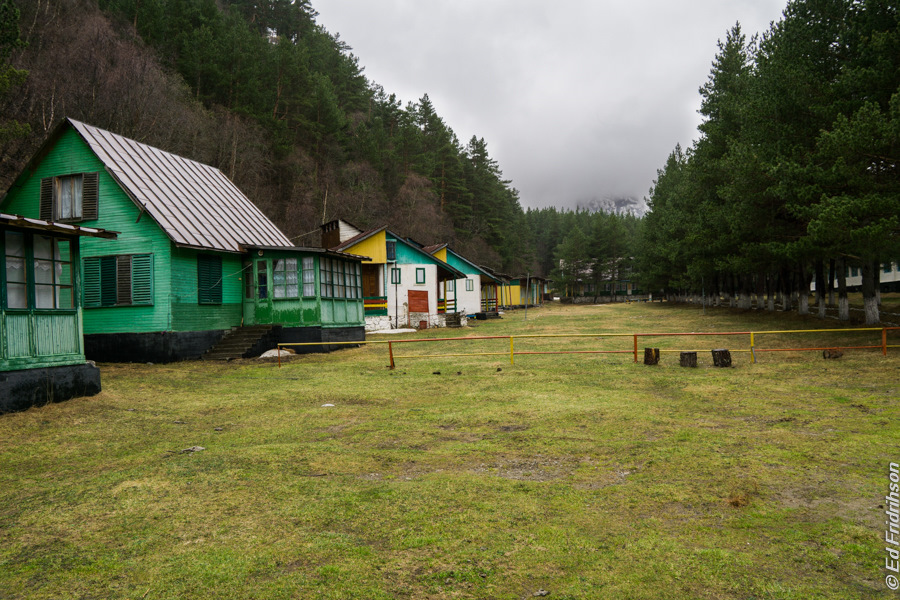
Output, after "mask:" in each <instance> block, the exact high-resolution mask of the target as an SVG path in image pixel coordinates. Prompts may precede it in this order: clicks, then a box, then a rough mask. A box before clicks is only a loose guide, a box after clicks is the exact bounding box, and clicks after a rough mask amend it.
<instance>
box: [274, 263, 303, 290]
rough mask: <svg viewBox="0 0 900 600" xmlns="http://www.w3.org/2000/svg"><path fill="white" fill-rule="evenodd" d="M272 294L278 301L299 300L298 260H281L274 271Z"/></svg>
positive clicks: (275, 265) (275, 264)
mask: <svg viewBox="0 0 900 600" xmlns="http://www.w3.org/2000/svg"><path fill="white" fill-rule="evenodd" d="M272 292H273V294H274V297H275V299H276V300H281V299H289V298H299V297H300V285H299V278H298V276H297V259H296V258H279V259H276V260H275V263H274V268H273V269H272Z"/></svg>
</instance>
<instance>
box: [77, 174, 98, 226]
mask: <svg viewBox="0 0 900 600" xmlns="http://www.w3.org/2000/svg"><path fill="white" fill-rule="evenodd" d="M81 218H82V219H84V220H85V221H95V220H97V219H98V218H100V174H99V173H85V174H84V182H83V183H82V188H81Z"/></svg>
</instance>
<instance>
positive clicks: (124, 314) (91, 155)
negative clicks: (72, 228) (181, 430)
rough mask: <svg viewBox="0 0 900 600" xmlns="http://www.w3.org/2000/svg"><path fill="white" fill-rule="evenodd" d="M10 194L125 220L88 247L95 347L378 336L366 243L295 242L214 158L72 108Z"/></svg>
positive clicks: (252, 345) (90, 349)
mask: <svg viewBox="0 0 900 600" xmlns="http://www.w3.org/2000/svg"><path fill="white" fill-rule="evenodd" d="M0 208H2V210H4V211H7V212H15V213H18V214H23V215H27V216H32V217H39V218H44V219H48V220H53V221H60V222H65V223H78V224H82V225H88V226H91V227H102V228H105V229H111V230H115V231H117V232H119V235H118V239H116V240H106V239H93V238H92V239H87V240H85V241H84V243H83V244H82V248H81V256H82V268H83V273H84V282H83V283H84V286H83V288H84V291H83V307H84V334H85V354H86V355H87V357H88V358H90V359H94V360H101V361H142V362H143V361H152V362H167V361H172V360H180V359H185V358H196V357H200V356H201V355H204V353H207V354H206V355H207V356H215V357H221V358H227V357H232V356H249V355H253V354H257V353H259V352H262V351H263V350H265V349H268V348H271V347H273V346H274V344H275V343H277V342H279V341H283V342H298V341H308V342H316V341H353V340H362V339H364V337H365V333H364V327H363V325H364V316H363V300H362V293H361V290H360V288H361V277H360V261H361V259H362V257H358V256H354V255H351V254H347V253H343V252H331V251H326V250H323V249H321V248H302V247H295V246H293V245H292V244H291V241H290V240H289V239H288V238H287V236H285V235H284V233H282V232H281V231H280V230H279V229H278V227H276V226H275V224H274V223H272V222H271V221H270V220H269V219H268V218H267V217H266V216H265V215H264V214H263V213H262V211H260V210H259V209H258V208H257V207H256V206H255V205H254V204H253V203H252V202H250V200H249V199H247V197H246V196H244V194H243V193H241V191H240V190H239V189H238V188H237V187H236V186H235V185H234V184H233V183H232V182H231V181H230V180H229V179H228V178H227V177H226V176H225V175H224V174H223V173H222V172H221V171H219V170H218V169H215V168H213V167H210V166H208V165H204V164H201V163H198V162H196V161H192V160H189V159H186V158H183V157H180V156H176V155H174V154H171V153H168V152H164V151H162V150H159V149H157V148H153V147H151V146H147V145H146V144H141V143H139V142H136V141H134V140H131V139H128V138H125V137H122V136H119V135H116V134H113V133H110V132H109V131H105V130H103V129H99V128H97V127H92V126H90V125H86V124H84V123H80V122H78V121H75V120H72V119H66V120H65V121H63V122H62V123H61V124H60V125H59V126H58V127H57V128H56V129H55V130H54V131H53V133H52V134H51V135H50V137H49V138H48V140H47V141H46V143H45V144H44V146H43V147H42V148H41V150H40V151H39V152H38V153H37V154H36V155H35V157H34V158H33V159H32V160H31V162H30V163H29V164H28V166H27V167H26V168H25V170H24V171H23V172H22V173H21V174H20V175H19V177H18V178H17V179H16V180H15V182H14V183H13V185H12V187H11V188H10V189H9V191H8V192H7V193H6V195H5V196H4V197H3V198H2V200H0ZM250 326H252V328H251V327H250ZM226 334H227V336H226ZM235 338H237V339H238V340H240V341H237V342H234V344H232V343H231V341H230V340H233V339H235ZM224 339H227V340H228V341H227V342H226V341H224ZM220 342H222V344H220ZM217 344H219V346H220V348H219V350H221V352H219V351H215V350H216V349H214V348H213V346H215V345H217ZM229 344H231V345H229ZM240 344H245V345H246V347H244V348H239V347H237V346H238V345H240Z"/></svg>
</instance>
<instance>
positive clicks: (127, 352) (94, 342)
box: [84, 330, 225, 363]
mask: <svg viewBox="0 0 900 600" xmlns="http://www.w3.org/2000/svg"><path fill="white" fill-rule="evenodd" d="M224 335H225V331H224V330H213V331H155V332H152V333H94V334H91V335H85V336H84V355H85V356H86V357H87V358H88V360H95V361H97V362H144V363H145V362H152V363H168V362H176V361H179V360H187V359H194V358H200V356H201V355H202V354H203V353H204V352H206V351H207V350H209V349H210V348H211V347H212V346H213V344H215V343H216V342H218V341H219V340H221V339H222V336H224Z"/></svg>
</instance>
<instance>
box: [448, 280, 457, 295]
mask: <svg viewBox="0 0 900 600" xmlns="http://www.w3.org/2000/svg"><path fill="white" fill-rule="evenodd" d="M447 291H448V292H455V291H456V281H454V280H453V279H451V280H450V281H448V282H447Z"/></svg>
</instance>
